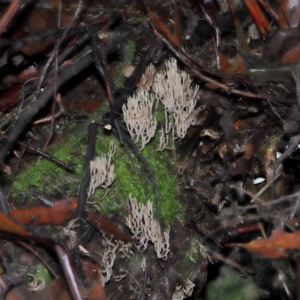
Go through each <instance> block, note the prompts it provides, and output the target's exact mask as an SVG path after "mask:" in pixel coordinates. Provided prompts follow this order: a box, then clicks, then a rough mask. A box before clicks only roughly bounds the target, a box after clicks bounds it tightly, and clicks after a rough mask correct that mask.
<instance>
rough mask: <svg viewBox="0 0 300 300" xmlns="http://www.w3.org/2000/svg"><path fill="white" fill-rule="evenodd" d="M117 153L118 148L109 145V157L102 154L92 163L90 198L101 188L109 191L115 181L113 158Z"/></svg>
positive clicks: (111, 144)
mask: <svg viewBox="0 0 300 300" xmlns="http://www.w3.org/2000/svg"><path fill="white" fill-rule="evenodd" d="M115 152H116V146H115V145H114V144H113V143H110V144H109V151H108V155H105V154H102V155H101V156H100V157H96V159H95V160H91V161H90V177H91V179H90V185H89V189H88V198H89V197H90V196H91V195H93V194H94V193H95V190H96V188H98V187H99V186H100V187H102V188H104V189H106V190H107V189H108V188H109V187H110V186H111V184H112V183H113V181H114V179H115V174H114V164H112V163H111V160H112V157H113V156H114V154H115Z"/></svg>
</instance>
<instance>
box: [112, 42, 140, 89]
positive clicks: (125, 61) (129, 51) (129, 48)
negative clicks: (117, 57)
mask: <svg viewBox="0 0 300 300" xmlns="http://www.w3.org/2000/svg"><path fill="white" fill-rule="evenodd" d="M135 51H136V43H135V42H134V41H133V40H128V41H127V44H126V46H125V49H124V51H123V56H122V60H121V61H120V64H119V66H118V69H117V73H116V75H115V76H114V81H113V86H114V89H115V90H117V89H119V88H122V87H124V83H125V80H126V77H125V76H124V74H123V68H124V66H126V65H130V64H132V62H133V60H134V55H135Z"/></svg>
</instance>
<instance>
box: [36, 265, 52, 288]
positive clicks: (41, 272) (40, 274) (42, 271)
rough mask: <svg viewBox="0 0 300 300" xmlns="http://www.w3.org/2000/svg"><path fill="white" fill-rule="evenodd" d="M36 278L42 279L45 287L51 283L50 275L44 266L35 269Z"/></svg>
mask: <svg viewBox="0 0 300 300" xmlns="http://www.w3.org/2000/svg"><path fill="white" fill-rule="evenodd" d="M35 276H36V278H38V279H39V278H42V279H44V280H45V285H48V284H49V283H51V281H52V279H51V275H50V274H49V272H48V270H47V268H46V267H45V266H44V265H38V266H37V268H36V274H35Z"/></svg>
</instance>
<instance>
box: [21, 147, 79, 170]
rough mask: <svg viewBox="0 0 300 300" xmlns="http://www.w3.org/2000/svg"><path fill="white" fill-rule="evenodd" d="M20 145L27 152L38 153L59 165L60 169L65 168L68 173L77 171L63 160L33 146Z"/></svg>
mask: <svg viewBox="0 0 300 300" xmlns="http://www.w3.org/2000/svg"><path fill="white" fill-rule="evenodd" d="M18 144H19V145H21V146H22V147H24V148H26V149H27V150H29V151H31V152H34V153H37V154H39V155H40V156H42V157H44V158H46V159H48V160H50V161H52V162H54V163H56V164H57V165H59V166H60V167H63V168H64V169H67V170H68V171H71V172H75V169H74V168H72V167H70V166H68V165H66V164H65V163H64V162H62V161H61V160H59V159H57V158H55V157H53V156H51V155H49V154H47V153H45V152H43V151H41V150H39V149H38V148H36V147H34V146H32V145H29V144H27V143H22V142H18Z"/></svg>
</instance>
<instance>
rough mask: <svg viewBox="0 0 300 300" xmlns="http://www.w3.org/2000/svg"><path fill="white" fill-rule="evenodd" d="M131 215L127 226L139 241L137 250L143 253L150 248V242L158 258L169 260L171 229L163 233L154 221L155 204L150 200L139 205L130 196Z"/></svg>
mask: <svg viewBox="0 0 300 300" xmlns="http://www.w3.org/2000/svg"><path fill="white" fill-rule="evenodd" d="M129 203H130V209H131V210H130V215H129V216H128V217H127V218H126V224H127V226H128V227H129V228H130V230H131V232H132V234H133V237H134V238H135V239H137V240H139V242H140V244H139V245H137V248H138V249H139V250H140V251H141V252H143V251H145V250H146V249H147V247H148V241H151V242H152V243H153V244H154V248H155V252H156V254H157V257H158V258H162V259H163V260H166V259H167V256H168V253H169V251H170V243H169V239H170V227H169V226H168V227H167V228H166V229H165V230H164V232H162V230H161V227H160V225H159V223H158V222H157V221H156V220H154V219H153V204H152V202H150V200H148V202H147V204H146V205H144V204H139V203H138V202H137V199H136V198H133V197H131V196H130V199H129Z"/></svg>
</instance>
